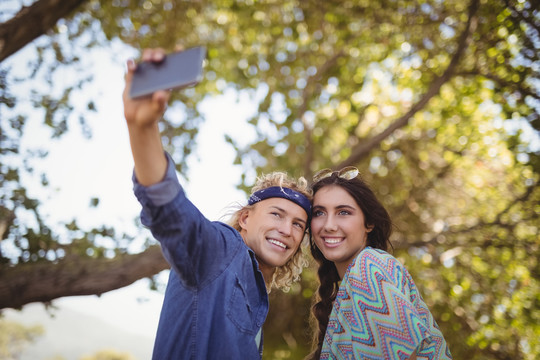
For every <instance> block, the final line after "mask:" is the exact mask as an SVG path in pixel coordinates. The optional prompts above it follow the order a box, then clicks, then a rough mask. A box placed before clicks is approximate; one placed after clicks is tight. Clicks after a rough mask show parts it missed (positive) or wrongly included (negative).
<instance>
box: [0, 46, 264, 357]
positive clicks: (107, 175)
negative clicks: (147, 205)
mask: <svg viewBox="0 0 540 360" xmlns="http://www.w3.org/2000/svg"><path fill="white" fill-rule="evenodd" d="M112 50H113V51H111V50H109V51H95V52H93V53H92V54H88V58H87V59H86V60H85V61H86V64H87V66H88V67H91V71H92V69H93V73H94V74H95V76H96V78H95V83H94V85H92V87H91V88H90V89H85V90H84V92H85V93H84V95H85V96H87V97H90V96H94V97H95V98H96V99H98V100H97V102H96V107H97V110H98V111H97V112H96V113H95V114H88V117H87V118H86V119H85V120H86V121H87V122H88V124H89V125H90V127H91V129H92V133H93V136H92V138H91V139H86V138H85V137H83V136H82V134H81V131H80V127H79V126H78V125H77V124H76V122H75V123H74V124H71V126H72V128H71V130H70V132H69V133H68V134H67V135H66V136H65V137H62V138H61V139H59V140H54V141H53V140H51V139H50V131H51V130H50V129H47V128H45V127H43V126H42V125H41V124H39V122H37V121H30V122H29V123H28V125H27V127H26V129H25V132H24V134H25V135H24V137H23V139H22V147H23V148H27V149H31V148H36V147H45V148H48V149H49V151H50V152H49V155H48V156H47V158H46V159H45V160H39V161H38V160H35V161H34V162H33V165H34V166H35V168H36V170H38V171H36V174H39V173H40V171H46V173H47V176H48V180H49V182H50V186H49V187H48V188H42V187H41V186H40V185H39V178H38V177H37V176H36V177H35V178H34V177H32V176H28V177H27V178H26V180H25V181H26V182H27V183H28V187H29V191H30V194H31V196H36V197H38V198H40V199H42V200H43V208H42V211H43V213H44V214H47V217H48V220H49V223H52V224H54V223H56V222H58V221H60V222H69V221H71V219H72V218H75V219H77V222H78V223H79V224H80V225H82V226H95V225H100V224H102V223H105V224H109V225H112V226H114V228H115V230H116V231H117V232H118V233H121V232H122V231H126V232H128V233H131V234H136V235H137V234H138V235H139V238H140V239H144V238H145V237H146V236H151V235H150V233H149V231H148V230H146V229H141V228H137V227H135V226H134V219H135V218H137V217H138V214H139V211H140V205H139V204H138V202H137V200H136V199H135V196H134V195H133V192H132V182H131V175H132V169H133V159H132V157H131V152H130V147H129V138H128V133H127V128H126V125H125V120H124V118H123V112H122V111H123V109H122V100H121V94H122V90H123V86H124V82H123V76H124V69H125V68H124V64H125V61H127V59H128V58H132V57H133V56H134V55H135V54H134V52H133V51H130V49H127V48H125V47H124V46H123V45H121V44H116V45H115V48H114V49H112ZM118 53H122V55H121V56H119V55H118ZM29 56H32V52H31V51H29V49H28V50H27V49H23V50H21V51H20V52H19V53H17V54H16V55H14V56H13V57H12V58H10V59H8V60H9V62H8V65H12V66H14V68H15V69H16V68H17V66H20V65H21V64H24V63H25V61H22V60H23V59H25V58H27V57H29ZM70 76H72V75H70ZM70 76H66V75H65V74H64V75H62V76H61V77H59V79H58V80H57V82H55V84H56V85H58V86H59V88H60V87H61V86H62V85H64V84H62V82H64V81H65V82H66V83H67V82H69V81H70V80H69V79H70ZM38 85H39V84H36V86H38ZM18 91H20V92H22V93H23V94H24V95H23V96H28V92H29V90H28V89H24V88H22V89H19V90H18ZM75 98H76V99H79V100H78V101H80V104H79V105H76V106H80V107H83V106H84V103H83V100H84V97H83V96H82V94H76V95H75ZM201 106H202V107H201V111H202V112H203V113H205V115H206V122H205V123H204V125H202V126H201V128H200V130H199V131H200V134H199V137H198V141H197V149H196V151H195V154H194V155H193V156H192V158H191V159H190V161H189V166H190V170H189V173H188V177H189V179H190V181H189V182H186V181H185V180H184V179H181V183H182V185H183V186H184V187H185V189H186V193H187V194H188V197H189V198H190V199H191V200H192V202H193V203H194V204H195V205H196V206H197V207H199V209H200V210H201V211H202V213H203V214H205V215H206V216H207V217H208V218H210V219H211V220H218V219H220V218H221V217H222V216H223V215H225V211H226V208H227V207H228V206H229V205H231V204H233V203H234V202H237V201H240V202H245V200H246V199H245V194H244V193H242V192H240V191H239V190H237V189H236V188H235V185H236V184H237V183H238V182H239V180H240V176H241V171H242V170H241V168H240V167H239V166H232V164H233V160H234V155H235V154H234V151H233V149H232V147H231V146H229V145H227V144H226V143H225V141H224V135H225V134H230V135H231V136H233V137H234V138H235V139H238V140H239V141H240V143H243V142H247V141H248V140H250V137H251V136H252V134H251V133H250V129H248V128H247V125H246V124H247V123H246V118H247V117H248V116H249V115H250V114H252V113H253V111H255V107H254V102H253V101H251V100H250V99H249V98H248V97H247V96H240V99H239V101H237V97H236V93H235V92H233V91H226V92H225V94H224V95H222V96H218V97H214V98H212V99H210V100H209V101H207V102H205V103H203V104H202V105H201ZM168 111H174V109H172V108H170V109H169V110H168ZM36 118H37V119H39V116H37V117H36ZM71 123H73V121H71ZM51 189H52V190H51ZM92 197H99V198H100V203H99V207H98V208H94V209H92V208H89V207H88V204H89V199H90V198H92ZM104 244H106V240H104ZM3 250H5V248H3ZM7 250H8V251H9V249H7ZM12 251H15V249H12ZM160 279H162V280H163V281H164V282H166V279H167V271H165V272H162V273H161V275H160ZM162 300H163V295H162V294H161V293H159V292H156V291H150V290H149V289H148V281H147V280H140V281H138V282H136V283H134V284H133V285H131V286H128V287H126V288H123V289H119V290H115V291H111V292H109V293H105V294H103V295H102V296H100V297H97V296H77V297H65V298H61V299H58V300H55V301H54V302H53V308H52V309H49V314H52V315H53V317H52V318H51V317H50V316H49V318H47V317H46V311H45V309H44V307H43V306H42V305H41V304H35V305H31V306H29V307H28V308H27V309H24V310H23V311H22V312H21V313H18V312H15V311H7V312H6V314H7V315H8V317H11V318H13V319H16V320H17V321H19V322H21V323H23V324H27V325H33V324H37V323H42V324H43V323H46V326H47V327H49V328H50V331H49V334H48V335H47V336H51V337H50V338H48V342H49V343H48V345H45V344H46V343H47V342H45V343H44V342H43V341H38V342H37V343H36V344H35V346H34V347H32V348H30V349H29V350H28V352H29V354H30V355H28V356H31V358H33V359H35V356H36V354H40V355H39V356H43V357H42V359H47V357H46V356H48V355H47V353H46V352H45V348H47V349H48V351H49V350H51V346H50V344H51V341H53V340H52V339H53V338H55V337H56V338H57V337H59V336H60V337H62V336H63V335H60V332H61V331H63V330H64V329H65V328H66V327H71V326H72V325H70V324H71V323H72V322H77V319H74V317H80V321H79V322H85V323H87V324H88V326H87V327H82V328H81V329H79V330H78V332H77V334H76V336H75V338H73V339H71V340H70V341H69V343H70V347H72V348H73V347H75V348H76V349H78V350H80V352H81V353H80V355H83V354H82V352H83V351H86V352H87V351H88V349H87V348H86V345H84V344H86V343H88V341H87V340H88V338H93V339H94V340H93V346H94V347H95V348H96V350H98V349H99V348H100V347H102V346H103V347H107V346H110V344H107V341H105V340H104V342H103V343H102V344H100V343H99V342H100V341H101V340H99V339H101V338H102V337H99V336H97V335H96V336H94V335H91V334H94V333H96V329H95V328H96V327H101V329H102V330H101V331H103V326H104V325H103V324H107V325H105V326H110V328H111V329H118V331H119V332H118V333H117V334H116V335H114V337H116V338H120V337H121V336H120V335H121V334H120V331H121V332H122V333H123V332H128V333H130V334H132V335H136V336H141V337H144V339H146V340H144V341H143V340H138V341H137V343H139V344H138V346H139V347H140V346H141V344H145V349H144V350H146V351H150V350H151V346H152V344H153V339H154V336H155V332H156V329H157V322H158V318H159V312H160V309H161V304H162ZM68 314H69V315H68ZM44 319H47V320H46V321H45V320H44ZM88 319H93V320H96V321H100V322H102V323H99V324H100V325H97V324H98V323H95V322H94V321H93V320H92V321H89V320H88ZM45 330H46V331H47V329H45ZM85 331H86V332H88V333H86V335H85ZM51 332H53V333H51ZM109 338H112V337H109ZM77 342H78V343H79V345H77ZM128 343H129V342H128ZM131 343H133V342H131ZM115 344H117V346H122V345H121V343H119V342H118V340H117V342H116V343H115ZM36 347H37V349H36ZM123 350H126V351H130V349H123ZM131 350H133V351H137V352H139V356H140V358H146V357H147V356H148V353H144V351H143V352H142V353H141V352H140V349H135V348H134V349H131ZM59 351H64V353H62V354H56V355H62V356H64V357H65V358H66V359H69V360H71V359H78V357H77V356H80V355H75V354H76V351H75V352H74V350H73V349H71V350H70V349H68V348H64V349H63V350H59ZM70 356H71V357H70ZM23 360H25V359H23ZM38 360H39V359H38Z"/></svg>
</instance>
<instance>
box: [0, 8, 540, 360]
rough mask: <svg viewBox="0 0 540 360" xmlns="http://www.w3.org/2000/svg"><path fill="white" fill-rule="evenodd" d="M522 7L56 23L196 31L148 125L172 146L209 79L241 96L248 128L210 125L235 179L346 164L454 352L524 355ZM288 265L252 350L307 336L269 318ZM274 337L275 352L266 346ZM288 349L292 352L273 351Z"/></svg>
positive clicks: (533, 211)
mask: <svg viewBox="0 0 540 360" xmlns="http://www.w3.org/2000/svg"><path fill="white" fill-rule="evenodd" d="M98 4H99V6H98ZM536 8H537V6H535V4H534V3H533V2H532V1H509V0H508V1H502V0H501V1H489V2H486V1H480V0H470V1H464V0H452V1H445V2H440V1H429V0H426V1H414V2H413V1H399V0H384V1H352V0H351V1H324V2H320V1H309V0H308V1H292V0H290V1H286V0H284V1H279V2H276V1H257V2H255V1H251V0H244V1H242V0H238V1H234V0H214V1H210V0H206V1H205V0H203V1H197V2H173V1H167V0H161V1H150V0H147V1H134V2H124V1H112V2H106V1H101V2H98V1H89V2H87V4H86V5H85V7H84V8H83V9H81V11H80V12H79V13H77V14H76V15H75V16H73V17H72V18H69V19H66V20H62V22H61V25H62V26H63V27H64V28H67V29H68V32H69V35H68V36H72V37H73V38H76V37H77V36H79V33H83V32H84V30H85V29H86V30H88V31H90V32H92V31H94V30H93V29H95V28H96V25H95V22H97V21H99V25H100V29H102V31H103V33H104V34H105V36H106V38H107V39H108V40H113V39H121V40H122V42H124V43H127V44H131V45H132V46H133V47H134V48H143V47H148V46H161V47H164V48H166V49H173V48H174V47H175V46H176V45H178V44H181V45H183V46H184V47H189V46H193V45H198V44H203V45H206V46H207V48H208V50H209V51H208V64H207V68H206V77H205V80H204V81H203V82H202V83H201V84H200V85H198V86H197V87H196V88H194V89H192V90H190V91H188V92H180V93H175V99H174V101H181V102H182V103H183V104H184V105H185V107H184V108H183V109H185V110H186V111H188V112H187V119H186V120H185V121H181V122H178V121H173V119H169V120H170V121H169V124H168V125H167V126H165V127H164V129H163V130H164V131H163V133H164V136H165V137H166V138H168V139H169V145H170V146H169V148H168V150H169V151H170V152H171V153H172V154H173V156H175V158H177V159H185V158H186V156H188V155H189V154H190V152H191V150H192V147H193V146H194V143H195V136H196V133H197V125H198V124H199V122H200V121H202V119H201V118H200V116H199V113H198V112H197V108H196V104H197V103H198V102H199V101H200V100H201V99H203V98H204V97H205V96H212V95H213V94H216V93H219V92H220V91H222V90H224V89H225V88H227V87H230V88H234V89H236V90H238V91H243V92H249V93H251V94H252V96H253V101H255V102H257V103H258V104H259V111H258V113H257V114H256V116H254V117H253V119H251V120H250V124H251V125H252V126H253V127H254V129H255V130H256V132H257V135H258V137H257V140H256V141H255V142H254V143H252V144H249V145H248V146H245V147H241V146H239V145H238V142H237V139H238V138H239V137H240V136H241V134H234V133H231V134H227V135H228V139H229V141H230V143H231V145H233V146H234V147H235V149H236V150H237V152H238V157H237V163H238V164H242V166H244V167H245V168H246V172H245V173H246V175H245V177H244V178H243V179H242V181H243V183H242V184H240V187H241V188H242V189H247V187H249V185H250V184H251V182H252V181H253V177H254V176H255V174H256V173H258V172H267V171H268V170H270V169H275V168H279V169H283V170H287V171H288V172H290V173H291V174H293V175H296V176H299V175H304V176H307V177H309V176H310V175H311V174H312V173H313V172H314V171H316V170H318V169H320V168H323V167H332V168H339V167H342V166H345V165H356V166H358V167H359V168H360V169H362V172H363V176H364V177H365V178H366V180H367V181H368V182H369V183H371V184H372V186H373V187H374V189H375V190H376V192H377V193H378V194H380V197H381V199H382V200H383V202H384V204H385V206H386V207H387V208H388V209H389V211H390V213H391V214H392V216H393V219H394V221H395V224H396V231H395V236H394V238H393V241H394V244H395V253H396V255H397V256H398V257H399V258H400V259H401V260H402V261H404V262H405V264H406V265H407V267H408V268H409V269H410V270H411V272H412V274H413V277H414V278H415V279H417V282H418V285H419V286H420V287H421V290H422V293H423V294H424V297H425V298H426V301H427V302H428V304H429V305H430V308H431V309H432V310H433V312H434V314H435V316H436V318H437V321H438V322H439V324H440V325H441V327H442V329H443V332H444V333H445V335H446V337H447V340H448V341H449V343H450V348H451V350H452V352H453V353H454V356H455V357H456V358H462V357H465V356H467V358H472V359H487V358H492V359H496V358H513V359H532V358H533V357H534V356H535V354H537V353H539V352H540V343H539V342H538V340H537V339H538V338H540V336H539V335H540V327H539V325H538V324H539V323H540V321H539V317H540V313H539V312H538V308H539V304H538V302H539V299H538V296H537V294H538V292H539V282H538V280H539V273H538V270H537V269H538V260H537V259H538V255H539V250H540V249H539V246H540V244H539V241H538V236H537V233H538V227H539V226H538V225H539V222H538V217H539V214H540V208H539V207H538V202H539V201H538V200H539V198H540V191H539V190H538V181H539V168H540V165H539V161H538V159H539V157H538V155H539V145H538V144H539V126H540V119H539V116H538V113H539V111H538V110H539V108H540V106H539V102H538V98H539V89H538V85H537V84H538V64H539V60H538V53H539V52H538V47H539V45H538V36H539V29H540V24H539V21H540V20H539V14H538V10H536ZM92 24H94V25H92ZM90 25H92V26H90ZM89 26H90V27H89ZM57 28H58V27H56V28H55V29H57ZM95 33H97V32H94V36H93V38H94V39H95V38H99V36H96V35H95ZM92 43H93V42H92ZM55 49H56V48H55ZM60 50H62V51H60ZM56 51H57V52H58V53H60V54H62V53H63V52H65V48H62V47H61V46H57V50H56ZM74 52H75V51H74ZM59 60H62V57H61V56H60V58H59ZM5 77H6V75H4V77H3V79H5ZM2 83H4V84H5V80H4V81H3V82H2ZM2 88H3V89H6V86H4V87H2ZM4 94H8V93H6V92H4ZM3 98H4V99H9V97H7V96H5V95H4V96H3ZM11 101H15V100H14V99H11ZM8 103H9V102H8ZM59 103H61V102H59ZM54 104H57V103H54ZM53 109H58V106H56V107H53ZM57 114H58V112H57ZM167 115H168V116H171V115H170V114H167ZM231 116H234V115H231ZM49 118H51V119H52V120H49V124H50V126H53V127H54V128H61V127H62V126H61V125H62V122H61V121H60V122H58V121H56V122H55V119H56V118H55V117H54V116H53V115H49ZM45 123H47V121H45ZM11 124H12V126H14V125H16V126H19V127H20V126H22V125H21V124H20V121H19V122H17V121H12V122H11ZM2 126H4V125H3V124H2ZM16 126H15V128H16ZM3 133H4V132H3ZM179 134H187V136H185V137H180V136H179ZM173 143H174V144H175V146H174V147H173V146H172V145H173ZM2 148H4V147H2ZM178 169H179V170H181V171H184V170H185V163H182V162H180V163H179V167H178ZM4 173H5V174H7V172H4V171H2V174H4ZM12 174H13V175H15V174H14V173H13V172H12ZM2 188H4V186H2ZM20 193H22V194H24V192H22V191H21V192H20ZM21 203H23V202H21ZM33 206H34V207H35V208H37V204H33ZM30 208H31V207H30ZM9 210H12V208H11V207H7V208H6V211H7V212H6V213H7V214H13V212H11V213H10V212H9ZM12 218H13V215H11V217H9V216H6V217H4V219H12ZM11 221H12V220H11ZM7 223H8V224H10V222H7ZM8 229H10V230H8V232H7V233H6V234H12V233H13V232H12V229H13V228H12V227H8ZM48 231H50V230H48ZM40 234H42V233H41V232H40ZM108 235H110V234H108V233H107V234H106V235H105V236H108ZM11 236H13V235H11ZM24 236H27V235H24ZM21 237H22V236H21ZM51 243H54V239H53V241H52V242H51ZM85 246H86V248H88V247H92V246H93V243H92V241H91V239H90V240H88V241H86V242H85ZM83 248H84V247H83ZM36 249H39V247H37V248H36ZM25 250H26V249H25ZM38 251H39V250H38ZM38 257H39V256H38ZM111 262H114V260H113V259H111ZM17 266H19V265H17ZM17 266H14V267H13V268H16V267H17ZM305 275H306V276H305V277H304V279H303V282H302V283H301V284H300V285H298V286H296V287H294V288H293V289H292V290H291V293H290V294H285V295H282V294H272V296H273V297H277V299H276V298H274V299H273V300H274V302H273V303H274V304H280V305H279V306H274V307H272V309H271V314H270V316H269V321H268V322H267V324H266V325H265V333H266V339H268V340H266V339H265V344H266V349H267V350H268V351H267V354H269V355H267V356H269V357H273V356H274V355H275V357H281V358H283V357H292V356H301V355H298V354H301V353H302V352H303V353H305V351H306V350H305V348H306V347H307V346H309V345H308V343H309V337H310V336H309V333H308V332H306V331H305V329H306V328H307V312H304V316H303V317H302V319H303V320H302V321H299V320H298V317H292V316H291V317H287V318H286V319H290V320H289V321H284V319H283V318H280V317H279V316H278V315H279V313H284V312H285V311H290V309H291V308H294V307H293V306H296V308H301V309H308V308H309V305H310V301H311V295H312V294H313V289H314V287H315V286H316V285H315V280H314V278H313V273H312V272H310V271H306V273H305ZM300 300H301V301H300ZM287 309H289V310H287ZM302 311H303V310H302ZM284 329H286V331H285V330H284ZM280 334H287V335H286V337H285V339H283V338H281V339H280V338H279V336H280ZM291 344H293V345H294V344H296V345H294V346H292V345H291ZM280 347H284V348H286V349H287V350H286V351H285V352H278V353H274V352H273V349H274V348H280ZM293 347H296V348H297V351H296V352H297V353H298V354H296V353H295V354H293V353H292V352H287V351H290V349H292V348H293ZM278 351H281V350H278ZM465 354H466V355H465Z"/></svg>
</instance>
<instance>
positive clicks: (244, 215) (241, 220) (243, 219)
mask: <svg viewBox="0 0 540 360" xmlns="http://www.w3.org/2000/svg"><path fill="white" fill-rule="evenodd" d="M248 218H249V209H245V210H244V211H242V212H241V213H240V216H238V225H239V226H240V228H241V229H243V230H245V229H246V227H247V222H248Z"/></svg>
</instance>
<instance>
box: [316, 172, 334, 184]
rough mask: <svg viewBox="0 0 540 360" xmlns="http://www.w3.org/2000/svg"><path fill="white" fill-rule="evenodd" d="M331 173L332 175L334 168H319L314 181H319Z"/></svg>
mask: <svg viewBox="0 0 540 360" xmlns="http://www.w3.org/2000/svg"><path fill="white" fill-rule="evenodd" d="M330 175H332V170H331V169H322V170H319V171H317V173H316V174H315V175H313V182H317V181H319V180H322V179H324V178H327V177H329V176H330Z"/></svg>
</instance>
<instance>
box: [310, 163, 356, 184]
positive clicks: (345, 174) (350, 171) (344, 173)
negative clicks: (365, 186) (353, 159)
mask: <svg viewBox="0 0 540 360" xmlns="http://www.w3.org/2000/svg"><path fill="white" fill-rule="evenodd" d="M333 174H336V175H337V177H339V178H341V179H345V180H351V179H354V178H355V177H357V176H358V174H360V171H359V170H358V169H357V168H355V167H354V166H346V167H344V168H343V169H341V170H338V171H334V170H332V169H322V170H319V171H317V173H316V174H315V175H313V182H314V183H316V182H318V181H321V180H322V179H325V178H327V177H330V176H332V175H333Z"/></svg>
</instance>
